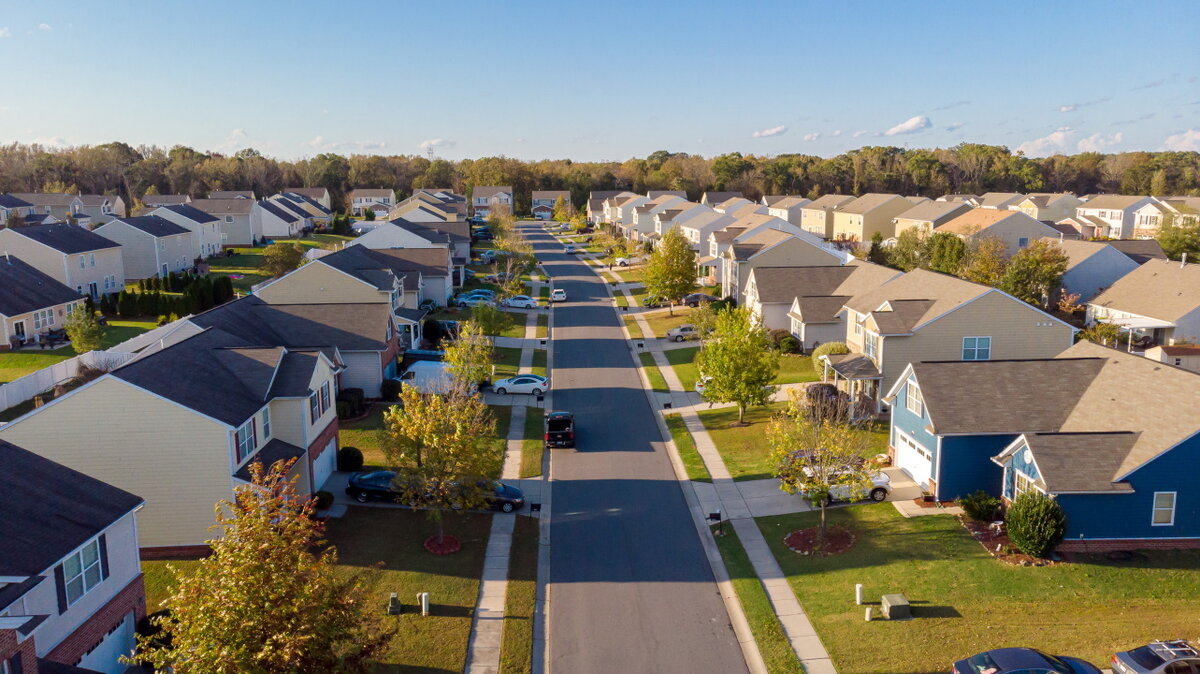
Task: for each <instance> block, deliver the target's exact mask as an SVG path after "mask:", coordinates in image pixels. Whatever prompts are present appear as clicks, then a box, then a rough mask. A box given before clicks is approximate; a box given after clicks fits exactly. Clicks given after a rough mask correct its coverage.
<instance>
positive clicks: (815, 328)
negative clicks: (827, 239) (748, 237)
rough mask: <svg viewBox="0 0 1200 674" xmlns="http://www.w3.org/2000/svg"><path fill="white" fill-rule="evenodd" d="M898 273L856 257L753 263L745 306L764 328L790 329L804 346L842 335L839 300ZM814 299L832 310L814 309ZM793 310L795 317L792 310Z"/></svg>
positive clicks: (837, 339) (840, 301) (841, 300)
mask: <svg viewBox="0 0 1200 674" xmlns="http://www.w3.org/2000/svg"><path fill="white" fill-rule="evenodd" d="M900 273H901V272H899V271H896V270H895V269H890V268H888V267H884V266H882V265H877V264H872V263H870V262H865V261H862V260H857V259H851V260H850V261H849V262H847V263H846V264H844V265H824V266H809V267H756V268H754V269H753V270H751V272H750V277H749V279H748V280H747V281H746V292H745V297H746V307H747V308H748V309H750V311H751V313H753V314H754V316H755V318H756V319H757V320H758V322H759V323H760V324H762V325H764V326H766V327H767V329H769V330H788V331H789V332H791V333H792V334H793V335H794V336H795V337H796V339H797V340H799V341H800V342H801V343H802V344H803V345H804V348H805V350H808V349H810V348H812V347H814V346H816V345H817V344H819V343H823V342H830V341H840V340H841V339H842V337H844V336H845V334H846V328H845V321H844V319H842V315H843V314H842V311H841V310H842V305H843V304H845V303H846V302H848V301H849V300H850V298H851V297H853V296H854V295H858V294H861V293H864V292H866V291H868V290H873V289H875V288H878V287H879V286H881V285H883V284H884V283H886V282H888V281H890V280H891V279H893V278H895V277H897V276H899V275H900ZM818 305H822V306H824V307H825V308H828V309H830V311H827V312H818ZM835 305H836V306H835ZM806 309H807V314H808V316H807V318H808V319H809V320H808V321H805V320H804V319H805V316H804V311H805V310H806ZM792 310H795V313H796V314H797V316H798V318H797V317H793V316H791V315H790V314H791V312H792ZM835 326H836V328H838V329H835Z"/></svg>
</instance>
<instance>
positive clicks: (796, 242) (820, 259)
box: [726, 230, 841, 301]
mask: <svg viewBox="0 0 1200 674" xmlns="http://www.w3.org/2000/svg"><path fill="white" fill-rule="evenodd" d="M760 231H765V230H760ZM726 262H727V263H728V264H729V268H730V269H732V267H733V264H734V263H733V262H732V261H730V260H729V259H728V258H726ZM840 262H841V259H840V258H838V257H837V256H836V255H834V254H833V253H831V252H829V251H827V250H825V249H823V248H817V247H815V246H813V245H812V244H810V243H808V242H806V241H802V240H800V239H797V238H792V239H785V240H783V241H780V242H779V243H777V244H775V245H774V246H772V247H771V248H768V249H767V250H764V251H762V252H760V253H758V254H757V255H754V256H753V257H751V258H750V259H749V260H746V261H744V262H740V263H737V287H736V288H730V289H729V291H732V293H731V292H729V291H727V292H726V294H727V295H728V294H734V295H735V296H736V297H737V298H738V300H739V301H741V299H742V295H743V291H744V290H745V288H746V281H747V280H748V279H749V278H750V272H751V271H752V270H753V269H754V268H756V267H820V266H828V265H832V264H839V263H840ZM731 280H732V279H731Z"/></svg>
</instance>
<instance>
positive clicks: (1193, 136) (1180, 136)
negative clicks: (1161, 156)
mask: <svg viewBox="0 0 1200 674" xmlns="http://www.w3.org/2000/svg"><path fill="white" fill-rule="evenodd" d="M1118 135H1119V134H1118ZM1163 147H1164V148H1166V149H1168V150H1174V151H1176V152H1187V151H1191V152H1200V129H1188V130H1187V131H1184V132H1183V133H1177V134H1174V135H1172V136H1167V139H1166V140H1164V141H1163Z"/></svg>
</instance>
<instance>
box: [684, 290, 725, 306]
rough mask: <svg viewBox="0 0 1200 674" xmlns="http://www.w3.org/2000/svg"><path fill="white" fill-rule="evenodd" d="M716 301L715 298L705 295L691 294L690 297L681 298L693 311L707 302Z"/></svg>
mask: <svg viewBox="0 0 1200 674" xmlns="http://www.w3.org/2000/svg"><path fill="white" fill-rule="evenodd" d="M716 301H717V298H715V297H713V296H712V295H709V294H707V293H692V294H691V295H684V297H683V303H684V304H686V305H688V306H689V307H692V308H693V309H694V308H696V307H698V306H700V305H701V304H707V303H709V302H716Z"/></svg>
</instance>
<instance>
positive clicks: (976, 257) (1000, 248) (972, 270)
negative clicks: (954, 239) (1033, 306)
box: [958, 236, 1008, 287]
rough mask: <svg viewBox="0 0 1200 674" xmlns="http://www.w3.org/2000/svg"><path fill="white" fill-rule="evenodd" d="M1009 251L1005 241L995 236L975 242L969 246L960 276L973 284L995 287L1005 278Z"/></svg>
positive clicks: (959, 271)
mask: <svg viewBox="0 0 1200 674" xmlns="http://www.w3.org/2000/svg"><path fill="white" fill-rule="evenodd" d="M1007 250H1008V246H1007V245H1006V244H1005V243H1004V241H1002V240H1001V239H999V238H997V237H994V236H988V237H984V238H982V239H976V240H973V241H972V242H971V244H970V245H969V246H967V253H966V255H965V256H964V257H963V263H962V267H960V268H959V270H958V276H959V277H961V278H963V279H965V280H967V281H971V282H972V283H980V284H983V285H985V286H993V287H995V286H996V285H998V284H999V283H1000V281H1001V279H1003V278H1004V267H1005V266H1006V265H1007V264H1008V260H1007V258H1006V257H1005V253H1006V252H1007Z"/></svg>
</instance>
